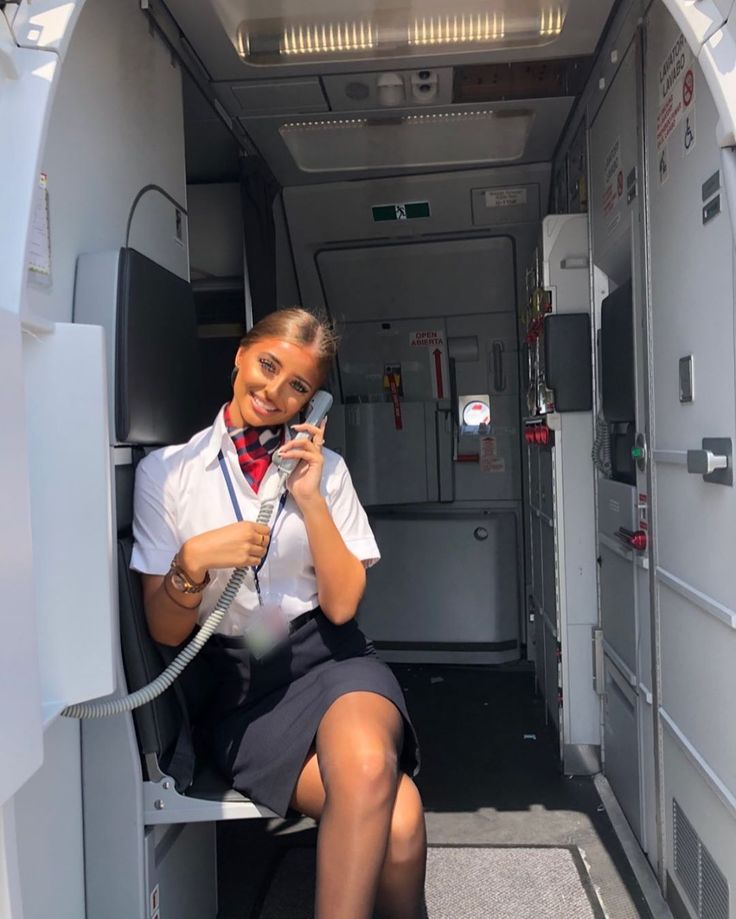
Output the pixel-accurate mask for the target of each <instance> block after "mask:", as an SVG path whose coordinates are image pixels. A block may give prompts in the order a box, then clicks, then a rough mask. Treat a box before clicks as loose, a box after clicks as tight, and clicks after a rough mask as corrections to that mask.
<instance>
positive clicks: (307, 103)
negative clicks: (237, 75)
mask: <svg viewBox="0 0 736 919" xmlns="http://www.w3.org/2000/svg"><path fill="white" fill-rule="evenodd" d="M232 94H233V96H234V97H235V100H236V102H237V103H238V105H239V107H240V108H241V110H242V111H243V113H244V114H249V115H263V114H268V115H271V114H279V113H283V114H287V113H288V114H290V115H295V114H299V113H300V112H326V111H328V110H329V105H328V104H327V100H326V99H325V95H324V93H323V92H322V87H321V86H320V82H319V80H318V79H317V78H316V77H308V78H305V79H302V80H262V81H260V80H259V81H258V82H257V83H254V82H251V83H239V84H237V85H235V86H233V87H232Z"/></svg>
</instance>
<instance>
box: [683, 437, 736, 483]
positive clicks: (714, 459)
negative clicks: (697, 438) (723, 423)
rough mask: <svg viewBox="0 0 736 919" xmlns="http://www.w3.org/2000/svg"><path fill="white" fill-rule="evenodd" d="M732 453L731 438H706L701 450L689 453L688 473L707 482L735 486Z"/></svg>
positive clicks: (689, 451)
mask: <svg viewBox="0 0 736 919" xmlns="http://www.w3.org/2000/svg"><path fill="white" fill-rule="evenodd" d="M732 453H733V445H732V442H731V438H730V437H704V438H703V443H702V448H701V449H700V450H688V451H687V471H688V472H689V473H691V474H692V475H702V476H703V480H704V481H705V482H713V483H715V484H716V485H733V465H732Z"/></svg>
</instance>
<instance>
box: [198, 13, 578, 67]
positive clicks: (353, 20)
mask: <svg viewBox="0 0 736 919" xmlns="http://www.w3.org/2000/svg"><path fill="white" fill-rule="evenodd" d="M568 6H569V0H556V2H549V0H486V2H479V0H467V2H462V3H454V2H453V3H449V2H448V0H444V2H437V0H413V2H411V3H410V2H407V0H404V2H403V3H402V2H401V0H393V2H392V0H389V3H381V2H375V0H373V2H370V0H345V2H340V3H337V2H335V3H334V4H333V5H332V6H330V5H328V4H324V3H321V2H319V0H285V2H283V3H281V4H280V5H279V8H278V11H277V15H274V12H275V11H274V6H273V3H272V2H271V0H215V9H216V10H217V12H218V14H219V16H220V18H221V20H222V23H223V25H224V26H225V30H226V32H227V34H228V37H229V38H230V40H231V41H232V43H233V45H234V46H235V50H236V51H237V53H238V55H239V57H240V58H241V59H242V60H243V61H246V62H247V63H249V64H255V65H264V66H268V65H274V64H275V65H278V64H282V63H284V62H285V61H294V62H298V61H304V60H309V61H320V60H343V61H350V60H356V59H358V60H360V59H366V58H368V59H376V58H381V57H396V56H401V57H417V56H420V57H426V56H427V55H430V54H437V53H442V52H445V53H446V52H447V51H457V50H461V51H462V50H467V49H473V50H493V49H496V48H514V47H523V48H529V47H540V46H545V45H549V44H551V43H553V42H554V41H555V40H556V39H557V38H558V37H559V36H560V34H561V33H562V30H563V28H564V25H565V20H566V17H567V13H568Z"/></svg>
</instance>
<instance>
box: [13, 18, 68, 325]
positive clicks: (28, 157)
mask: <svg viewBox="0 0 736 919" xmlns="http://www.w3.org/2000/svg"><path fill="white" fill-rule="evenodd" d="M0 47H1V48H2V54H3V61H4V67H7V68H8V73H9V75H12V79H10V78H7V77H6V75H5V72H4V70H3V71H1V72H0V76H2V79H3V84H2V86H3V91H2V93H0V124H2V126H3V136H4V137H5V138H7V136H8V134H9V133H12V136H13V143H12V144H10V143H7V141H6V143H5V144H4V145H3V176H4V180H3V215H12V216H11V219H7V217H6V219H4V220H0V269H2V270H0V308H2V309H7V310H12V311H13V312H20V311H21V310H24V311H27V308H26V305H25V304H23V297H24V293H23V292H24V289H25V285H26V252H27V243H28V239H29V234H30V224H31V215H32V213H33V205H34V201H35V194H36V188H37V187H38V172H39V157H40V152H41V147H42V143H43V137H44V130H45V126H46V114H47V106H48V104H49V100H50V98H51V94H52V87H53V81H54V78H55V75H56V71H57V65H58V58H57V56H56V55H55V54H53V53H52V52H50V51H25V50H19V49H18V48H16V46H15V42H14V40H13V37H12V35H11V34H10V30H9V29H8V23H7V20H6V18H5V16H4V15H3V16H0ZM5 55H7V57H5ZM11 177H12V180H10V179H11ZM24 308H25V309H24Z"/></svg>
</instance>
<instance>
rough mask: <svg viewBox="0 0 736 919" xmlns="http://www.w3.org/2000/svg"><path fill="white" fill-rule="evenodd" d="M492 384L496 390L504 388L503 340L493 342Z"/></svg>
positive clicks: (499, 390)
mask: <svg viewBox="0 0 736 919" xmlns="http://www.w3.org/2000/svg"><path fill="white" fill-rule="evenodd" d="M493 385H494V387H495V390H496V392H503V391H504V390H505V389H506V379H505V377H504V373H503V342H502V341H494V342H493Z"/></svg>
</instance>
